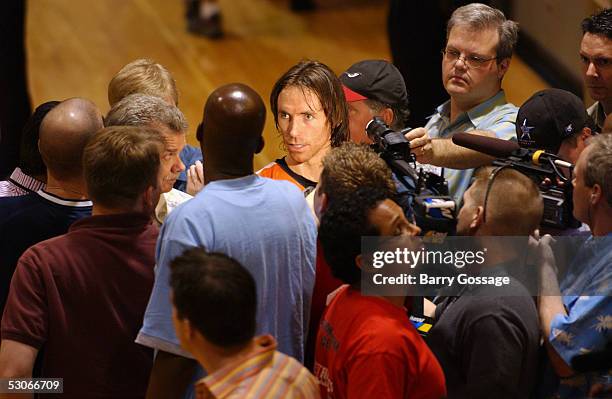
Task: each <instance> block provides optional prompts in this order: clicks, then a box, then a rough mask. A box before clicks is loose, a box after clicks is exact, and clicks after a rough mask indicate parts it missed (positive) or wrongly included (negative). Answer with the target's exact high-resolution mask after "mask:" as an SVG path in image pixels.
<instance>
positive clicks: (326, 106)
mask: <svg viewBox="0 0 612 399" xmlns="http://www.w3.org/2000/svg"><path fill="white" fill-rule="evenodd" d="M287 87H298V88H300V89H301V90H302V91H306V90H310V91H312V92H313V93H314V94H315V95H316V96H317V98H318V99H319V102H320V103H321V106H322V107H323V112H324V113H325V117H326V118H327V122H328V123H329V126H330V129H331V146H332V147H337V146H339V145H340V143H342V142H344V141H347V140H348V138H349V130H348V108H347V105H346V100H345V97H344V91H343V90H342V84H341V83H340V80H339V79H338V77H337V76H336V75H335V74H334V72H333V71H332V70H331V69H330V68H329V67H328V66H327V65H325V64H323V63H321V62H319V61H310V60H305V61H301V62H300V63H298V64H297V65H294V66H292V67H291V68H290V69H289V70H288V71H287V72H285V74H284V75H283V76H281V77H280V79H278V80H277V81H276V83H275V84H274V87H273V88H272V93H271V94H270V108H271V109H272V114H273V115H274V123H275V124H276V128H277V129H278V96H279V95H280V93H281V92H282V91H283V90H284V89H285V88H287Z"/></svg>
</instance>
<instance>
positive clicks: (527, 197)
mask: <svg viewBox="0 0 612 399" xmlns="http://www.w3.org/2000/svg"><path fill="white" fill-rule="evenodd" d="M494 169H495V168H494V167H491V166H487V167H482V168H480V169H478V170H477V171H476V173H475V174H474V176H475V178H474V182H473V183H472V187H471V191H470V194H471V195H472V198H473V199H474V203H475V204H476V205H477V206H484V202H485V196H486V191H487V186H488V184H489V176H491V173H492V172H493V170H494ZM543 212H544V202H543V201H542V196H541V195H540V190H539V189H538V187H537V185H536V184H535V183H534V182H533V180H531V179H530V178H529V177H527V176H525V175H524V174H522V173H521V172H518V171H516V170H514V169H510V168H506V169H503V170H501V171H500V172H499V173H498V174H497V176H495V178H494V180H493V183H492V185H491V188H490V191H489V198H488V199H487V205H486V215H485V217H486V223H487V225H489V226H494V233H495V235H496V236H528V235H530V234H532V233H533V231H534V230H535V229H536V228H538V226H539V225H540V221H541V219H542V215H543Z"/></svg>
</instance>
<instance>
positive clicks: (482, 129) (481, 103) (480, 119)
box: [406, 4, 518, 204]
mask: <svg viewBox="0 0 612 399" xmlns="http://www.w3.org/2000/svg"><path fill="white" fill-rule="evenodd" d="M446 33H447V35H446V47H445V48H444V49H443V50H442V83H443V84H444V88H445V89H446V91H447V92H448V94H449V96H450V100H448V101H447V102H445V103H444V104H442V105H440V106H439V107H438V108H437V109H436V112H435V113H434V114H433V115H432V117H431V119H429V122H428V123H427V124H426V125H425V127H424V128H418V129H414V130H412V131H410V132H409V133H407V134H406V138H407V139H408V140H410V147H411V148H412V151H413V152H414V153H415V155H416V157H417V161H419V162H421V163H428V164H432V165H436V166H441V167H444V168H445V169H444V177H445V178H446V179H447V180H448V185H449V191H450V195H451V196H452V197H453V199H454V200H455V202H456V203H457V204H459V203H460V202H461V199H462V196H463V193H464V192H465V190H466V189H467V188H468V186H469V184H470V180H471V178H472V174H473V169H470V168H476V167H479V166H483V165H487V164H489V163H491V162H492V161H493V157H490V156H487V155H484V154H482V153H479V152H476V151H472V150H468V149H466V148H463V147H460V146H457V145H454V144H453V143H452V141H451V140H450V139H451V137H452V136H453V134H454V133H455V132H470V133H471V134H479V135H486V136H491V137H499V138H502V139H510V138H512V136H513V132H514V124H513V123H514V121H515V118H516V112H517V107H515V106H514V105H513V104H511V103H509V102H508V101H507V100H506V97H505V94H504V91H503V90H502V89H501V82H502V79H503V77H504V75H505V74H506V72H507V71H508V67H509V66H510V60H511V58H512V50H513V48H514V45H515V43H516V40H517V35H518V26H517V24H516V23H515V22H513V21H510V20H507V19H506V17H505V16H504V14H503V13H502V12H501V11H499V10H497V9H495V8H492V7H489V6H486V5H484V4H469V5H466V6H463V7H460V8H458V9H457V10H455V12H453V14H452V16H451V18H450V19H449V21H448V24H447V30H446ZM415 56H418V54H417V55H415ZM450 168H452V169H450Z"/></svg>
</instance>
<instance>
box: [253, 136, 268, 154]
mask: <svg viewBox="0 0 612 399" xmlns="http://www.w3.org/2000/svg"><path fill="white" fill-rule="evenodd" d="M265 145H266V142H265V140H264V138H263V136H260V137H259V141H258V142H257V147H256V148H255V154H259V153H260V152H261V151H262V150H263V149H264V146H265Z"/></svg>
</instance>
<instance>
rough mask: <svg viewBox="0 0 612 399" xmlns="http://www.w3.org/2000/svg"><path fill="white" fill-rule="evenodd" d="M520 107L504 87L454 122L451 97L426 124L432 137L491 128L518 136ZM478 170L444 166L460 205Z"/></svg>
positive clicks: (503, 135)
mask: <svg viewBox="0 0 612 399" xmlns="http://www.w3.org/2000/svg"><path fill="white" fill-rule="evenodd" d="M517 112H518V108H517V107H516V106H515V105H514V104H511V103H509V102H508V101H507V100H506V95H505V94H504V91H503V90H500V91H499V92H498V93H497V94H496V95H494V96H493V97H491V98H489V99H488V100H486V101H484V102H483V103H480V104H478V105H477V106H475V107H474V108H472V109H470V110H469V111H467V112H464V113H463V114H461V115H459V116H458V117H457V119H455V121H454V122H453V123H451V122H450V100H449V101H447V102H445V103H444V104H442V105H440V106H439V107H438V108H437V112H436V113H435V114H433V115H432V116H431V117H430V118H431V119H429V122H427V125H425V128H426V129H427V130H428V132H429V136H430V137H431V138H445V139H448V138H451V137H452V136H453V134H454V133H455V132H469V131H470V130H488V131H491V132H493V133H495V135H496V136H497V137H498V138H500V139H506V140H510V139H512V138H516V128H515V121H516V114H517ZM473 173H474V169H464V170H458V169H450V168H444V178H445V179H446V180H447V181H448V190H449V193H450V195H451V197H453V199H454V200H455V202H456V203H457V204H461V203H462V202H463V193H464V192H465V190H467V188H468V187H469V185H470V183H471V180H472V174H473Z"/></svg>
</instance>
